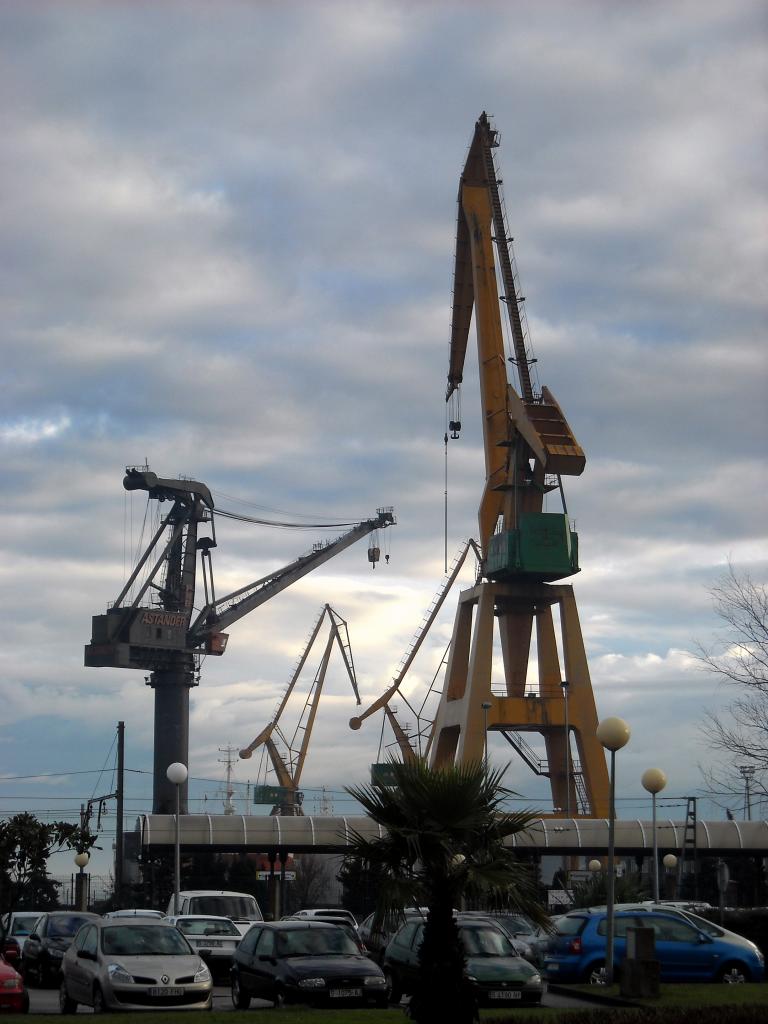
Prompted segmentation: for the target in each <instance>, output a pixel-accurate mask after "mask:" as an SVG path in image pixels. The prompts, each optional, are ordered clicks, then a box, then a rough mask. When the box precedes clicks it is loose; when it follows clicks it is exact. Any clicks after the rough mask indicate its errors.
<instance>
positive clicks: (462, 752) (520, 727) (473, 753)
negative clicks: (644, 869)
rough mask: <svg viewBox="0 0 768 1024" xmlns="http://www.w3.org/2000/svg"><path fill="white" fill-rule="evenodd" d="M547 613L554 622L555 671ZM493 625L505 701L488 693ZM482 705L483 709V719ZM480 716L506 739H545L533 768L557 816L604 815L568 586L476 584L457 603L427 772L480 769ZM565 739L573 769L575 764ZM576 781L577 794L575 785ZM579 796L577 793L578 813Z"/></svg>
mask: <svg viewBox="0 0 768 1024" xmlns="http://www.w3.org/2000/svg"><path fill="white" fill-rule="evenodd" d="M553 606H557V607H558V609H559V614H560V649H561V651H562V659H563V665H562V668H561V665H560V654H559V652H558V647H557V640H556V634H555V626H554V619H553V615H552V608H553ZM495 618H498V620H499V635H500V641H501V648H502V654H503V659H502V661H503V666H504V673H505V679H504V687H503V690H504V692H505V693H506V696H498V695H496V694H494V693H493V692H492V679H491V676H492V664H493V647H494V636H493V634H494V628H493V623H494V619H495ZM534 619H535V621H536V647H537V673H534V675H536V674H537V676H538V678H533V679H532V678H531V670H530V667H529V660H530V645H531V636H532V625H533V621H534ZM526 675H527V676H528V684H527V688H526ZM564 682H566V683H567V697H566V692H565V690H564V688H563V683H564ZM496 689H497V691H498V690H500V689H502V687H501V686H499V687H497V688H496ZM566 700H567V701H568V705H567V708H566ZM483 703H488V704H490V708H489V709H487V710H486V711H484V709H483V707H482V705H483ZM486 714H487V724H488V728H489V729H491V730H497V731H500V732H505V733H506V732H511V733H512V734H513V735H514V734H519V733H522V732H537V733H539V734H540V735H541V736H542V737H543V739H544V745H545V748H546V753H547V756H546V760H541V761H540V762H539V771H540V774H542V775H546V776H548V777H549V779H550V785H551V789H552V801H553V804H554V806H555V807H556V808H560V809H561V810H560V812H559V813H561V814H562V813H564V809H565V808H566V807H570V808H571V809H572V815H571V816H576V813H577V810H578V811H580V813H581V814H586V815H588V816H591V817H607V816H608V797H609V794H608V785H609V783H608V772H607V769H606V763H605V754H604V751H603V749H602V747H601V746H600V744H599V742H598V740H597V738H596V735H595V732H596V729H597V711H596V708H595V699H594V694H593V692H592V683H591V680H590V677H589V669H588V666H587V658H586V653H585V650H584V641H583V638H582V634H581V626H580V624H579V617H578V612H577V609H576V601H575V598H574V596H573V589H572V587H570V586H568V585H566V584H557V585H552V584H545V583H523V582H521V583H491V582H482V583H478V584H477V585H476V586H475V587H472V588H471V589H470V590H466V591H464V593H462V594H461V596H460V598H459V607H458V609H457V612H456V620H455V623H454V631H453V638H452V641H451V654H450V657H449V661H448V668H447V672H446V680H445V687H444V690H443V694H442V696H441V699H440V706H439V708H438V712H437V717H436V719H435V732H434V737H435V741H434V744H433V746H432V757H431V763H432V765H433V766H440V765H447V764H453V763H459V764H464V763H468V762H470V761H480V760H482V758H483V753H484V746H485V737H484V727H485V718H486ZM566 727H567V729H568V742H567V743H566ZM571 737H574V739H575V743H576V747H577V751H578V758H577V760H574V759H573V757H572V753H571V749H570V740H571ZM510 742H512V741H511V740H510ZM513 746H515V743H513ZM529 763H531V762H529ZM576 776H579V778H580V780H581V782H582V785H580V786H577V784H576ZM577 792H580V793H582V794H583V799H582V804H583V806H582V807H581V808H579V807H578V804H577Z"/></svg>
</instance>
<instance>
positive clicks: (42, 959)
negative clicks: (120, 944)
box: [21, 910, 99, 988]
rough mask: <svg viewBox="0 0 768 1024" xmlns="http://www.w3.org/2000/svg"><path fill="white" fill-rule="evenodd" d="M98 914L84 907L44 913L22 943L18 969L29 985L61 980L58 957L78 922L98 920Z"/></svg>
mask: <svg viewBox="0 0 768 1024" xmlns="http://www.w3.org/2000/svg"><path fill="white" fill-rule="evenodd" d="M98 920H99V915H98V914H88V913H86V912H85V911H75V910H52V911H51V912H50V913H49V914H43V915H42V916H41V917H40V918H39V919H38V921H37V924H36V925H35V930H34V931H33V932H32V934H31V935H30V936H29V937H28V938H27V941H26V943H25V944H24V952H23V953H22V957H21V973H22V975H23V976H24V979H25V981H26V982H27V984H28V985H40V986H41V987H45V986H46V985H54V986H55V987H56V988H58V987H59V984H60V982H61V961H62V959H63V958H64V954H65V953H66V951H67V950H68V949H69V947H70V945H71V944H72V940H73V939H74V937H75V933H76V932H77V930H78V928H79V927H80V925H82V924H85V923H86V921H98Z"/></svg>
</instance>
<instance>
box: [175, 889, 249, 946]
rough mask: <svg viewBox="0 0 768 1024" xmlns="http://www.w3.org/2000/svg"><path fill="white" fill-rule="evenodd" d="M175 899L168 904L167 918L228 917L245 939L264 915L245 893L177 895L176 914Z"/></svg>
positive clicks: (196, 891) (199, 891)
mask: <svg viewBox="0 0 768 1024" xmlns="http://www.w3.org/2000/svg"><path fill="white" fill-rule="evenodd" d="M174 903H175V896H174V895H171V898H170V900H169V901H168V911H167V913H168V914H169V916H180V915H182V914H183V915H185V916H186V915H188V914H195V915H200V914H202V915H203V916H205V917H228V918H229V919H230V921H234V923H235V925H236V927H237V930H238V931H239V932H240V934H241V935H245V933H246V932H247V931H248V929H249V928H250V927H251V925H252V924H255V923H256V922H257V921H263V920H264V915H263V914H262V912H261V907H260V906H259V904H258V903H257V902H256V899H255V898H254V897H253V896H251V894H250V893H247V892H229V891H228V890H226V889H187V890H185V891H183V892H180V893H179V906H178V910H177V909H176V907H175V906H174Z"/></svg>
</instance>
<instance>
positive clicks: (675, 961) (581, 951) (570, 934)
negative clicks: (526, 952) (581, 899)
mask: <svg viewBox="0 0 768 1024" xmlns="http://www.w3.org/2000/svg"><path fill="white" fill-rule="evenodd" d="M607 917H608V915H607V914H606V913H590V912H589V911H578V912H573V913H571V914H565V915H564V916H563V917H560V918H558V921H557V930H556V932H555V934H554V935H553V936H551V938H550V941H549V945H548V948H547V949H546V951H545V953H544V973H545V976H546V977H547V978H548V979H549V980H551V981H562V982H568V981H577V982H591V983H593V984H602V983H603V981H604V971H605V947H606V935H607ZM614 926H615V927H614V936H615V938H614V952H613V962H614V967H615V969H616V971H617V972H620V971H621V965H622V963H623V961H624V958H625V956H626V949H627V929H628V928H652V929H653V931H654V932H655V940H656V953H655V956H656V959H657V960H658V961H659V965H660V978H661V980H662V981H689V982H696V981H724V982H744V981H760V980H762V978H763V975H764V961H763V956H762V953H760V951H759V950H758V949H757V947H754V949H749V948H748V947H746V946H744V945H737V944H735V943H733V942H729V941H728V940H727V939H726V938H720V937H717V938H713V937H712V936H711V935H708V934H707V933H706V932H705V931H702V930H701V929H700V928H697V927H696V926H695V925H693V924H691V923H690V922H689V921H686V920H683V919H682V918H680V917H678V916H676V915H673V914H668V913H662V912H656V911H654V912H651V913H649V912H638V911H619V912H618V913H617V914H616V915H615V919H614Z"/></svg>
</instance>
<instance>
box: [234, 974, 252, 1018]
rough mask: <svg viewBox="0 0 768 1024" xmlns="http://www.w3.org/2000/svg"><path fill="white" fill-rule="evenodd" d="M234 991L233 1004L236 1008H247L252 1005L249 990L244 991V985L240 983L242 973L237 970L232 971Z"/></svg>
mask: <svg viewBox="0 0 768 1024" xmlns="http://www.w3.org/2000/svg"><path fill="white" fill-rule="evenodd" d="M230 986H231V991H232V1005H233V1006H234V1008H235V1009H236V1010H247V1009H248V1007H249V1006H250V1005H251V997H250V996H249V995H248V993H247V992H244V991H243V987H242V985H241V984H240V975H239V974H236V973H235V972H233V973H232V979H231V982H230Z"/></svg>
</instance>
